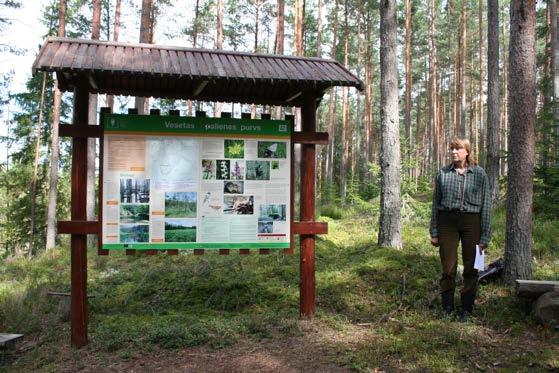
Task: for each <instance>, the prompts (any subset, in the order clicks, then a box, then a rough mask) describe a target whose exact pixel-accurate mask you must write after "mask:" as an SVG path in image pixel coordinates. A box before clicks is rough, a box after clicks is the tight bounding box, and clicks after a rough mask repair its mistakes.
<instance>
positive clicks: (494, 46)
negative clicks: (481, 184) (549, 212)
mask: <svg viewBox="0 0 559 373" xmlns="http://www.w3.org/2000/svg"><path fill="white" fill-rule="evenodd" d="M499 83H500V82H499V0H488V2H487V165H486V171H487V178H488V181H489V188H490V191H491V196H492V200H493V202H494V205H495V204H496V202H497V201H498V199H499V159H500V154H499V153H500V138H499V136H500V133H499V132H500V131H499V128H500V126H499V119H500V118H499V111H500V108H501V93H500V90H499Z"/></svg>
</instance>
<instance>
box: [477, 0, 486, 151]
mask: <svg viewBox="0 0 559 373" xmlns="http://www.w3.org/2000/svg"><path fill="white" fill-rule="evenodd" d="M478 1H479V4H478V20H479V29H478V30H479V32H478V34H479V35H478V37H479V61H478V67H479V80H478V94H477V103H478V114H477V115H478V120H479V125H478V131H479V139H480V140H479V143H478V144H476V151H477V152H478V154H481V149H485V144H484V143H483V139H484V136H483V135H484V132H485V126H484V122H483V119H484V116H483V99H482V97H483V78H484V77H483V1H482V0H478Z"/></svg>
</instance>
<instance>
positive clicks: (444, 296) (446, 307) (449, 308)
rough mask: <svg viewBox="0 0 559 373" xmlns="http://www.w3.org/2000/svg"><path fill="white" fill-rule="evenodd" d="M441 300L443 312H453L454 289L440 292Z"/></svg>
mask: <svg viewBox="0 0 559 373" xmlns="http://www.w3.org/2000/svg"><path fill="white" fill-rule="evenodd" d="M441 301H442V305H443V311H444V313H446V314H447V315H451V314H452V312H454V289H453V290H447V291H445V292H443V293H441Z"/></svg>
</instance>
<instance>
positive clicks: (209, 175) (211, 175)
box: [202, 159, 216, 180]
mask: <svg viewBox="0 0 559 373" xmlns="http://www.w3.org/2000/svg"><path fill="white" fill-rule="evenodd" d="M215 171H216V166H215V160H214V159H202V180H215V176H216V175H215Z"/></svg>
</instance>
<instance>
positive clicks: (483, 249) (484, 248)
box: [478, 243, 487, 252]
mask: <svg viewBox="0 0 559 373" xmlns="http://www.w3.org/2000/svg"><path fill="white" fill-rule="evenodd" d="M478 246H479V249H480V250H481V251H482V252H485V250H487V245H486V244H483V243H480V244H478Z"/></svg>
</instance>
